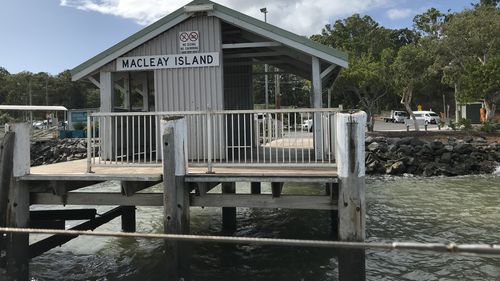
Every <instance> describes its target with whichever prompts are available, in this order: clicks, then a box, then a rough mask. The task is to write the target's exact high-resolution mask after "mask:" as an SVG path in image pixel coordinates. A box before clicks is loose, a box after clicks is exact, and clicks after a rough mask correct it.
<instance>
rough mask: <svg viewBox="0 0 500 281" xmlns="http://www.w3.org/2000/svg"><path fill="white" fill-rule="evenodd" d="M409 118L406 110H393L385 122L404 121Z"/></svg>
mask: <svg viewBox="0 0 500 281" xmlns="http://www.w3.org/2000/svg"><path fill="white" fill-rule="evenodd" d="M406 118H408V114H407V113H406V111H398V110H391V116H389V117H384V121H385V122H393V123H404V122H405V119H406Z"/></svg>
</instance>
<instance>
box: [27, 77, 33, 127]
mask: <svg viewBox="0 0 500 281" xmlns="http://www.w3.org/2000/svg"><path fill="white" fill-rule="evenodd" d="M28 95H29V98H30V106H31V105H33V102H32V96H31V79H30V80H28ZM30 122H31V124H33V111H31V110H30Z"/></svg>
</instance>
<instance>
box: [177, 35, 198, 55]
mask: <svg viewBox="0 0 500 281" xmlns="http://www.w3.org/2000/svg"><path fill="white" fill-rule="evenodd" d="M179 51H180V52H181V53H197V52H199V51H200V32H199V31H181V32H179Z"/></svg>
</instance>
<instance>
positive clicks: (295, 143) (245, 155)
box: [87, 108, 338, 169]
mask: <svg viewBox="0 0 500 281" xmlns="http://www.w3.org/2000/svg"><path fill="white" fill-rule="evenodd" d="M336 111H338V109H332V108H329V109H291V110H289V109H285V110H225V111H177V112H120V113H118V112H113V113H91V114H90V115H89V117H88V121H87V128H90V129H89V130H88V134H87V138H88V146H89V147H88V152H89V153H88V165H89V167H88V168H89V169H90V167H91V166H110V165H111V166H160V165H161V161H162V159H161V145H160V137H161V133H160V132H161V128H160V121H161V119H162V118H163V117H165V116H171V115H181V116H184V117H185V118H186V119H187V124H188V158H189V165H190V166H205V167H208V168H209V169H211V168H212V167H214V166H232V167H235V166H277V165H279V166H283V165H285V166H298V165H304V164H307V165H311V166H324V165H334V162H335V159H334V153H335V150H334V143H333V140H334V129H333V124H334V113H335V112H336Z"/></svg>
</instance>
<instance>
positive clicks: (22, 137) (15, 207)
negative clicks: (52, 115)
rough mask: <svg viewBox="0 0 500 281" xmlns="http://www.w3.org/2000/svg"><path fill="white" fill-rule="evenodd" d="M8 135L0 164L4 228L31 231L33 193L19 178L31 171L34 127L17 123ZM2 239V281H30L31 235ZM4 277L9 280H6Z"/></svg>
mask: <svg viewBox="0 0 500 281" xmlns="http://www.w3.org/2000/svg"><path fill="white" fill-rule="evenodd" d="M5 131H6V134H5V138H4V142H3V144H2V153H1V154H2V155H1V163H0V171H1V176H2V178H1V179H0V194H1V200H0V201H1V205H0V206H1V207H2V209H1V210H0V212H1V214H2V224H3V225H5V226H8V227H28V226H29V206H30V202H29V201H30V198H29V196H30V195H29V190H28V186H27V185H24V184H23V183H22V181H19V179H18V178H19V177H21V176H24V175H27V174H29V171H30V126H29V124H28V123H16V124H12V125H8V126H6V127H5ZM5 197H7V200H6V201H5ZM1 239H2V240H3V241H2V250H3V248H4V249H5V272H0V277H2V280H29V234H28V233H7V234H6V235H5V236H3V235H2V236H1ZM2 256H3V255H2ZM2 264H3V262H2ZM4 273H5V275H6V276H2V274H4Z"/></svg>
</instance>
